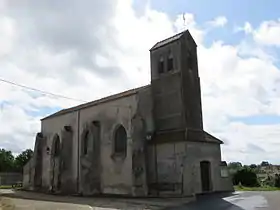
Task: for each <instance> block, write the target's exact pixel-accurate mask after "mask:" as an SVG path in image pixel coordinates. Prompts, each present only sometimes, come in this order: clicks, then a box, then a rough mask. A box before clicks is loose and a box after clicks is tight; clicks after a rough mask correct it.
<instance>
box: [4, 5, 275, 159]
mask: <svg viewBox="0 0 280 210" xmlns="http://www.w3.org/2000/svg"><path fill="white" fill-rule="evenodd" d="M279 4H280V3H279V2H277V1H274V0H271V1H270V3H269V4H267V3H265V2H264V1H260V0H259V1H253V0H247V1H241V0H235V1H233V0H227V1H224V0H212V1H206V0H203V1H202V0H184V1H182V0H172V1H170V0H114V1H110V0H103V1H98V0H84V1H83V2H82V3H81V1H77V0H67V1H66V0H60V1H56V0H40V1H37V0H21V1H18V0H0V79H4V80H8V81H12V82H15V83H19V84H21V85H25V86H30V87H33V88H37V89H40V90H43V91H47V92H51V93H55V94H59V95H63V96H67V97H71V98H75V99H78V101H75V100H68V99H65V98H57V97H54V96H50V95H46V94H41V93H39V92H34V91H31V90H27V89H25V88H20V87H16V86H13V85H11V84H7V83H5V82H0V124H1V129H0V147H3V148H5V149H8V150H12V151H13V152H14V153H19V152H21V151H23V150H24V149H27V148H33V147H34V140H35V135H36V133H37V132H39V131H40V119H41V118H43V117H45V116H47V115H49V114H52V113H54V112H56V111H58V110H60V109H62V108H67V107H71V106H74V105H78V104H80V103H81V101H91V100H94V99H98V98H101V97H104V96H108V95H111V94H114V93H118V92H120V91H124V90H127V89H131V88H136V87H139V86H142V85H146V84H149V83H150V63H149V62H150V61H149V58H150V57H149V49H150V48H151V47H152V46H153V45H154V44H155V43H156V42H157V41H160V40H161V39H164V38H167V37H169V36H172V35H174V34H175V33H178V32H181V31H183V30H185V29H189V31H190V33H191V34H192V36H193V37H194V39H195V41H196V43H197V45H198V65H199V74H200V77H201V89H202V106H203V119H204V128H205V130H206V131H207V132H210V133H211V134H213V135H215V136H217V137H218V138H220V139H221V140H223V141H224V145H222V158H223V159H224V160H226V161H228V162H231V161H241V162H243V163H245V164H250V163H260V162H261V161H263V160H265V161H269V162H271V163H274V164H279V163H280V162H279V160H280V155H279V151H280V108H279V107H280V63H279V59H278V57H279V55H280V51H279V47H280V38H279V37H280V17H279V12H278V10H277V8H278V7H279V6H280V5H279ZM183 14H184V16H185V22H184V21H183Z"/></svg>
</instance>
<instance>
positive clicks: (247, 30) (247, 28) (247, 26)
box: [234, 22, 253, 34]
mask: <svg viewBox="0 0 280 210" xmlns="http://www.w3.org/2000/svg"><path fill="white" fill-rule="evenodd" d="M234 31H235V32H239V31H244V32H245V34H250V33H252V32H253V27H252V25H251V24H250V23H249V22H245V24H244V26H243V27H236V29H235V30H234Z"/></svg>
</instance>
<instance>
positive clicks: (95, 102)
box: [41, 84, 150, 120]
mask: <svg viewBox="0 0 280 210" xmlns="http://www.w3.org/2000/svg"><path fill="white" fill-rule="evenodd" d="M149 86H150V84H149V85H145V86H141V87H138V88H133V89H129V90H126V91H123V92H120V93H116V94H113V95H109V96H105V97H103V98H99V99H96V100H93V101H89V102H86V103H83V104H79V105H77V106H73V107H70V108H66V109H61V110H60V111H57V112H55V113H53V114H51V115H49V116H47V117H44V118H42V119H41V120H45V119H49V118H52V117H56V116H59V115H63V114H66V113H69V112H74V111H77V110H79V109H84V108H88V107H91V106H95V105H98V104H101V103H105V102H108V101H111V100H116V99H119V98H121V97H126V96H130V95H133V94H136V93H137V92H138V91H139V90H142V89H145V88H148V87H149Z"/></svg>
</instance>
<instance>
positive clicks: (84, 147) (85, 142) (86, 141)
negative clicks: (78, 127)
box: [83, 131, 89, 155]
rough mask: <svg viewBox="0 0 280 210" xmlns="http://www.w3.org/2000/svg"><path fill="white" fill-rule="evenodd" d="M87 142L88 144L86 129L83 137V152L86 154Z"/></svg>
mask: <svg viewBox="0 0 280 210" xmlns="http://www.w3.org/2000/svg"><path fill="white" fill-rule="evenodd" d="M88 144H89V131H86V133H85V136H84V139H83V154H84V155H86V154H87V153H88Z"/></svg>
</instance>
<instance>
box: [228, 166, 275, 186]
mask: <svg viewBox="0 0 280 210" xmlns="http://www.w3.org/2000/svg"><path fill="white" fill-rule="evenodd" d="M269 166H273V165H272V164H270V163H269V162H267V161H262V162H261V163H260V164H259V165H257V164H251V165H242V164H241V163H240V162H231V163H229V164H228V169H229V173H230V174H231V176H232V181H233V184H234V185H242V186H246V187H260V186H264V187H266V186H270V187H280V173H274V172H272V173H271V171H263V170H262V167H269ZM277 172H278V171H277ZM261 174H264V175H265V177H263V176H261Z"/></svg>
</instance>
